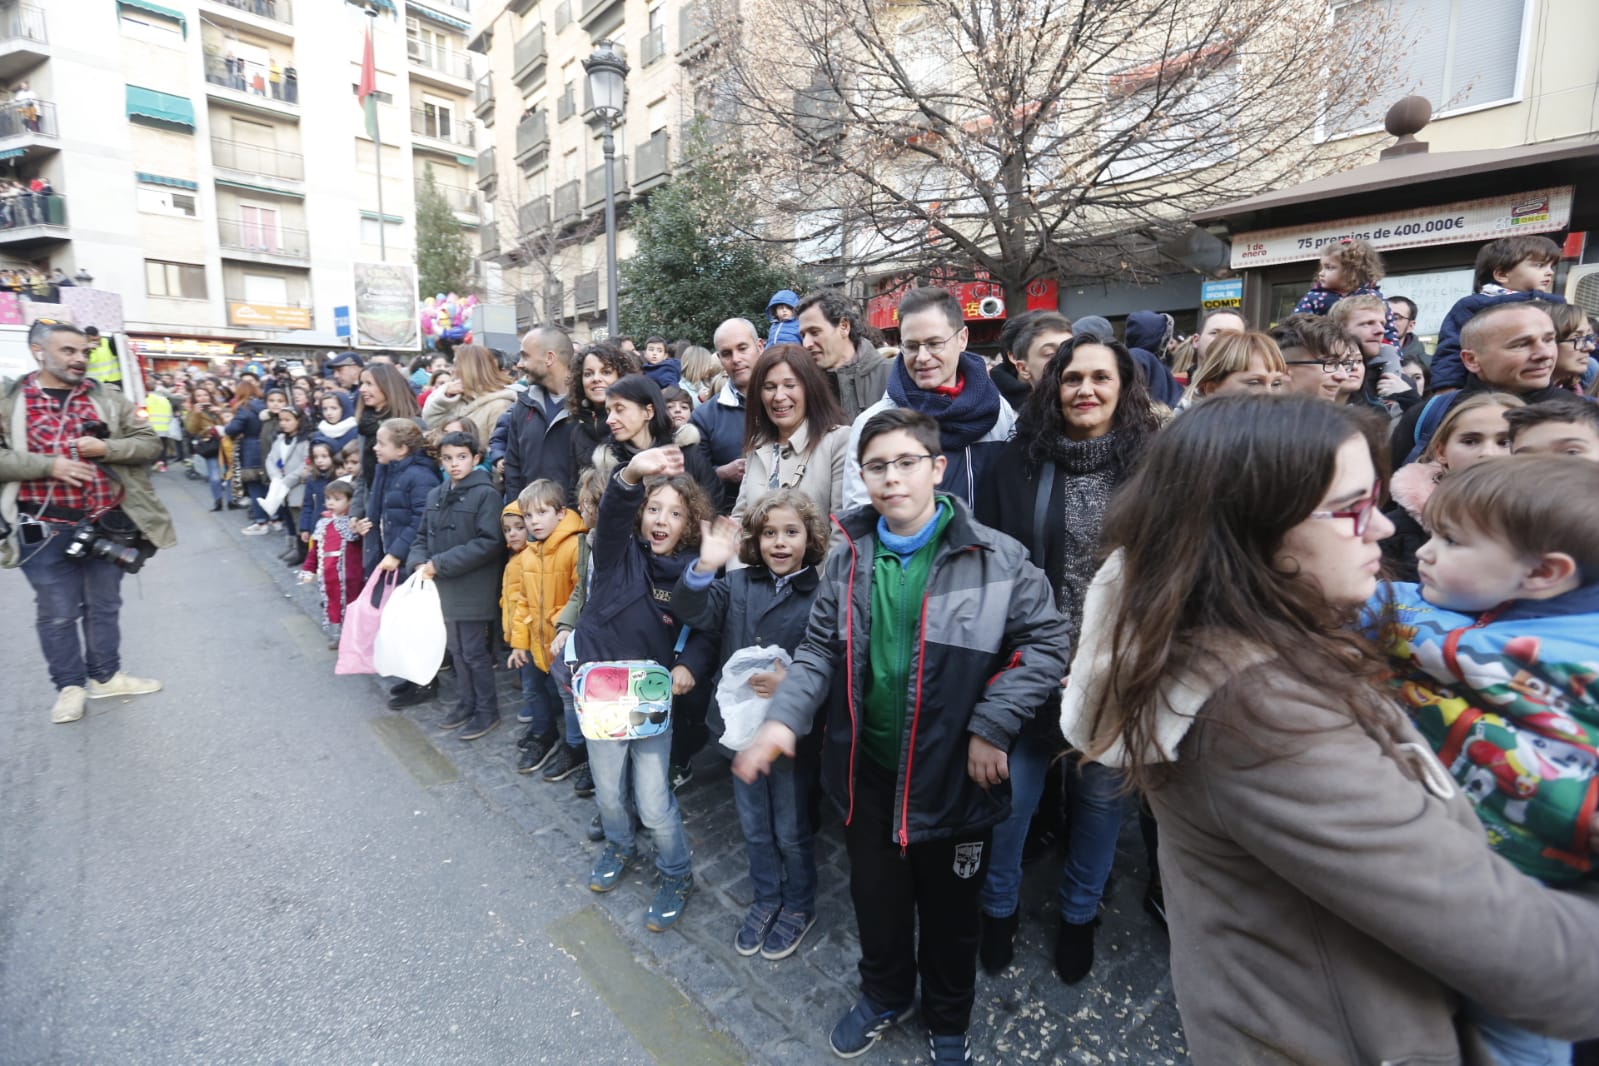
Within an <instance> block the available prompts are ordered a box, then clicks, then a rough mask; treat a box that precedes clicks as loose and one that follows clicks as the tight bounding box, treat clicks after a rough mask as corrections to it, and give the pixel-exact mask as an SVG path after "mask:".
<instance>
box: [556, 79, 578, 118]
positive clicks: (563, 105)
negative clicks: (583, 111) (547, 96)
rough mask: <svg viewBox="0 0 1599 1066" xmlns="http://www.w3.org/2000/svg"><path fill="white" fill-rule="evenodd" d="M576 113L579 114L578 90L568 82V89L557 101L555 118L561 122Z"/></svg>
mask: <svg viewBox="0 0 1599 1066" xmlns="http://www.w3.org/2000/svg"><path fill="white" fill-rule="evenodd" d="M575 114H577V91H576V89H575V88H574V87H573V86H572V84H571V83H570V82H568V83H567V86H566V91H565V92H563V93H562V94H561V98H560V99H559V100H557V101H555V120H556V121H557V122H561V121H564V120H566V119H569V118H571V117H572V116H573V115H575Z"/></svg>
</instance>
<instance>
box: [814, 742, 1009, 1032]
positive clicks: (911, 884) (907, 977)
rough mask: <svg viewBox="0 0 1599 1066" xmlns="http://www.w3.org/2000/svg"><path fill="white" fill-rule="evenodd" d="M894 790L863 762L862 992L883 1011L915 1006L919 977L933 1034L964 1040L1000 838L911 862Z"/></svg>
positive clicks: (852, 860)
mask: <svg viewBox="0 0 1599 1066" xmlns="http://www.w3.org/2000/svg"><path fill="white" fill-rule="evenodd" d="M894 784H895V782H894V774H893V773H892V772H891V771H889V770H885V769H883V768H882V767H879V766H878V765H877V764H875V763H873V762H872V761H871V759H869V758H866V757H864V756H863V757H862V758H861V760H860V772H859V773H858V774H857V775H856V779H855V816H854V819H853V820H852V821H851V822H850V824H849V825H848V826H846V827H845V829H844V843H845V846H846V848H847V849H848V851H849V890H850V897H851V898H852V899H853V900H854V903H855V921H856V923H857V925H858V926H859V927H860V938H861V964H860V971H861V991H862V992H863V993H865V995H866V998H867V999H870V1000H871V1001H872V1004H873V1005H874V1006H876V1007H878V1008H879V1009H882V1010H899V1009H902V1008H904V1007H907V1006H909V1005H910V1003H911V1001H912V1000H913V999H914V998H915V996H916V977H917V974H918V973H920V974H921V979H922V1020H923V1021H925V1022H926V1023H927V1028H928V1029H929V1030H930V1031H931V1032H933V1033H935V1034H952V1033H964V1032H966V1029H967V1027H968V1025H969V1024H970V1022H971V1016H972V1001H973V999H974V997H975V995H976V986H977V941H978V935H979V930H978V920H979V919H978V906H977V894H978V892H979V890H981V888H982V887H983V880H984V879H985V877H986V876H987V874H988V853H989V840H990V838H991V837H992V835H993V831H992V829H982V830H975V831H971V832H966V833H960V834H957V835H955V836H952V837H946V838H943V839H940V840H931V841H927V842H925V843H918V844H911V845H910V846H909V847H908V848H906V849H905V850H904V852H903V853H902V852H901V850H900V847H899V845H898V844H897V843H895V842H894V839H893V828H894V827H893V824H892V823H893V818H894ZM918 925H919V926H920V931H921V936H920V944H918V943H917V941H918V937H917V929H918Z"/></svg>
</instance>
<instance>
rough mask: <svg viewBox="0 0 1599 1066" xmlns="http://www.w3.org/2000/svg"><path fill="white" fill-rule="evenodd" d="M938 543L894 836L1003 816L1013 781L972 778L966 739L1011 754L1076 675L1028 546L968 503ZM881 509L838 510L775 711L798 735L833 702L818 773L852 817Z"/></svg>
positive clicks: (931, 836) (922, 834)
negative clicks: (838, 537)
mask: <svg viewBox="0 0 1599 1066" xmlns="http://www.w3.org/2000/svg"><path fill="white" fill-rule="evenodd" d="M943 499H945V500H948V501H949V504H950V506H951V507H952V508H954V512H955V513H954V516H953V517H952V518H951V519H950V522H949V525H948V526H947V527H946V528H945V530H944V533H943V536H942V537H941V538H940V540H939V544H938V550H937V553H936V554H935V556H934V558H933V564H932V569H931V570H930V571H929V573H928V576H927V586H926V589H925V591H924V593H923V599H922V606H921V621H920V624H919V626H918V632H919V634H920V636H919V639H918V642H917V646H916V648H915V649H914V650H913V652H912V670H911V685H910V688H909V690H908V691H907V692H906V693H905V703H906V713H905V735H904V737H903V738H902V740H901V742H900V757H899V767H898V770H897V771H896V785H895V799H894V811H893V823H892V824H893V827H894V828H893V842H894V843H896V844H899V845H901V846H904V845H906V844H914V843H916V842H918V841H922V840H935V839H938V838H940V837H947V836H951V835H953V834H955V833H959V832H964V831H967V830H972V829H982V828H985V827H987V826H991V825H995V824H997V823H998V822H1001V821H1003V820H1004V819H1005V817H1006V815H1007V814H1008V813H1009V811H1010V790H1009V787H1008V786H1001V787H998V788H994V789H989V790H986V791H985V790H984V789H982V788H979V787H978V786H977V785H976V784H975V783H974V782H973V781H972V779H971V778H970V777H969V776H967V773H966V757H967V747H968V743H969V738H970V737H972V736H979V737H982V738H983V739H984V740H986V741H988V742H989V743H990V744H993V745H994V746H995V747H998V748H1000V749H1002V750H1005V751H1009V750H1010V747H1011V744H1012V742H1013V741H1014V740H1015V739H1016V734H1017V733H1018V732H1019V731H1020V730H1021V727H1022V725H1023V724H1024V723H1025V722H1026V721H1027V720H1028V719H1029V718H1031V717H1032V715H1033V711H1034V709H1035V708H1037V707H1040V706H1042V705H1043V704H1044V703H1045V702H1046V701H1047V700H1048V699H1049V697H1050V696H1051V695H1052V694H1053V693H1054V692H1055V690H1056V688H1057V686H1058V685H1059V684H1060V679H1061V676H1062V675H1063V674H1065V672H1066V663H1067V650H1068V648H1067V644H1068V641H1067V633H1066V621H1065V619H1063V618H1062V617H1061V615H1060V612H1059V611H1058V610H1056V608H1055V594H1054V592H1053V590H1051V589H1050V587H1049V582H1048V580H1047V579H1046V578H1045V577H1044V574H1043V572H1042V571H1041V570H1039V569H1038V568H1037V567H1036V566H1034V565H1033V564H1032V563H1031V562H1029V561H1028V558H1027V550H1026V549H1025V548H1023V547H1022V546H1021V545H1020V544H1018V543H1017V542H1016V541H1014V540H1012V539H1011V538H1010V537H1007V536H1006V535H1005V534H1003V533H1000V532H998V531H997V530H993V529H990V528H988V527H987V526H985V525H982V524H980V523H979V522H978V521H977V520H976V519H974V518H973V517H972V513H971V511H970V510H969V509H968V508H967V507H966V505H965V504H964V503H962V502H961V501H960V500H957V499H955V498H954V497H952V496H947V495H946V496H943ZM877 519H878V515H877V512H876V511H874V510H872V508H870V507H862V508H858V509H856V510H854V511H851V512H849V513H848V514H846V515H843V516H842V517H841V518H840V517H835V518H834V521H835V522H837V523H838V524H839V525H840V527H841V528H842V529H843V531H844V535H845V537H846V538H847V540H846V543H845V544H844V545H843V546H841V547H836V548H834V549H833V550H832V551H831V552H830V553H829V554H828V556H827V559H826V560H825V561H824V562H823V564H822V575H821V576H822V580H821V583H820V585H819V586H818V588H817V593H816V603H815V605H814V606H813V607H812V608H811V615H810V619H809V621H808V622H807V624H806V632H805V640H804V642H803V643H802V644H800V646H799V649H798V651H797V652H795V655H794V665H793V666H792V667H790V668H789V671H788V676H787V677H785V678H784V679H783V683H782V685H780V686H779V687H778V690H777V695H776V696H775V697H773V700H772V705H771V708H770V709H769V710H768V712H767V719H768V720H775V721H779V722H782V723H783V724H784V725H786V726H788V727H789V728H790V729H792V730H794V733H795V734H796V735H797V736H801V737H803V736H805V735H806V734H807V733H809V732H810V729H811V724H812V720H813V717H814V716H815V714H816V712H817V711H819V710H821V709H822V708H823V707H824V705H825V707H826V713H827V724H826V729H825V735H824V738H823V747H822V780H823V784H824V785H825V786H826V788H827V790H828V792H829V794H830V795H831V796H832V797H833V801H834V802H835V803H837V804H838V806H839V808H840V810H842V811H843V812H844V818H845V821H846V822H848V821H850V820H852V819H853V818H854V816H855V810H854V805H855V771H856V766H857V763H858V759H859V758H860V755H859V751H858V749H859V742H860V736H861V724H862V723H861V721H860V716H861V715H863V714H864V713H865V699H866V678H867V675H868V674H869V673H870V670H871V666H870V661H869V659H868V654H869V653H868V648H869V645H870V641H871V631H872V626H871V613H872V569H873V555H874V554H875V552H876V546H877Z"/></svg>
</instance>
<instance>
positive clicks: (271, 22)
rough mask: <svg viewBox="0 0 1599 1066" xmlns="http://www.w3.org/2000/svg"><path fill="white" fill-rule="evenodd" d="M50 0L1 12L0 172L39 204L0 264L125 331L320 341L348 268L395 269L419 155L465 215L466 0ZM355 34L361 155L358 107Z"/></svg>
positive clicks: (200, 338) (407, 244)
mask: <svg viewBox="0 0 1599 1066" xmlns="http://www.w3.org/2000/svg"><path fill="white" fill-rule="evenodd" d="M365 4H366V5H368V6H370V5H372V4H375V5H376V8H377V10H378V14H377V17H376V18H371V17H368V15H367V14H366V13H365V11H364V10H363V6H358V5H357V4H354V3H347V2H345V0H165V2H162V3H156V2H153V0H115V2H100V0H53V2H51V3H49V4H30V3H26V2H24V3H12V4H9V5H4V6H0V85H4V86H8V87H15V86H17V85H19V84H21V83H23V82H25V83H26V84H27V86H28V90H27V91H28V92H29V93H31V95H32V97H33V98H34V103H33V106H34V107H35V109H36V113H37V120H36V121H34V122H31V123H25V124H18V125H17V126H16V128H12V127H10V126H7V125H5V124H4V123H3V122H0V168H4V171H3V173H0V177H4V178H15V179H22V180H25V181H26V180H30V179H32V178H36V177H37V178H43V179H45V180H46V181H48V183H49V185H50V187H51V188H52V189H53V190H54V194H53V196H51V197H50V198H49V203H48V205H47V210H45V211H44V212H43V213H42V214H40V213H35V214H29V215H17V214H16V213H13V216H12V217H10V218H9V219H8V221H10V222H11V223H12V224H11V225H7V226H4V227H0V262H10V263H15V264H33V265H38V266H43V267H46V268H49V267H60V268H61V269H63V270H64V271H65V272H66V273H67V274H68V275H72V274H75V273H78V272H80V271H84V272H87V273H88V274H90V275H91V276H92V277H93V279H94V281H93V284H94V285H95V287H96V288H101V289H108V290H112V291H114V292H117V293H119V294H120V295H121V296H122V301H123V309H124V317H125V321H126V330H127V332H128V333H129V334H130V336H132V337H133V338H134V339H135V340H136V341H141V342H144V343H148V344H150V345H151V346H153V347H154V348H155V349H156V350H159V346H160V345H161V343H163V341H164V340H165V339H166V338H176V339H182V340H184V341H194V342H204V343H206V344H210V345H211V348H209V349H207V348H204V347H202V348H200V349H199V350H200V351H201V352H209V353H213V354H214V353H217V352H223V351H227V350H230V349H231V346H232V345H233V344H235V343H237V342H239V341H247V340H254V341H270V340H274V339H281V338H284V337H286V336H290V337H294V338H298V339H303V340H304V341H305V342H306V343H307V346H308V347H314V346H316V344H318V343H320V344H326V345H332V344H335V343H338V341H337V338H336V335H335V334H336V325H335V314H334V309H335V308H336V307H348V306H350V305H351V304H352V303H353V302H354V301H353V297H354V278H353V270H352V264H353V263H355V262H357V261H376V260H379V259H386V260H387V261H389V262H408V261H410V260H411V259H412V257H413V255H414V249H415V243H416V242H415V229H414V218H415V204H416V199H415V197H416V193H415V187H416V184H417V183H418V182H419V181H420V180H421V179H422V177H423V175H424V173H425V171H426V169H427V168H428V167H431V168H432V169H433V172H434V177H435V180H436V181H437V183H438V185H439V187H440V188H441V189H442V190H443V191H444V193H445V195H446V197H448V198H449V199H450V202H451V204H452V206H453V207H454V208H455V210H456V212H457V217H458V218H459V219H460V220H461V222H462V223H463V225H468V226H475V225H476V224H477V222H478V220H479V215H478V209H479V198H478V194H477V189H476V187H475V182H474V179H473V173H474V170H475V167H476V163H477V158H476V152H475V148H474V144H475V138H476V134H475V121H474V119H473V115H472V106H471V90H472V84H473V78H472V75H473V71H472V62H471V57H470V56H469V55H468V54H467V53H466V51H465V45H466V39H467V34H468V32H469V30H470V23H469V19H470V14H469V11H468V0H429V2H427V3H420V2H406V0H399V4H398V6H397V4H396V0H365ZM368 27H371V29H372V32H373V55H374V64H375V68H376V84H377V98H378V101H379V105H378V108H377V110H378V124H379V131H380V134H381V138H382V142H383V147H382V161H381V172H382V188H381V195H380V190H379V181H378V172H379V165H378V159H377V156H376V155H375V152H374V146H373V143H372V140H371V138H370V137H369V136H368V134H367V132H366V128H365V123H364V119H363V113H362V109H361V107H360V105H359V103H358V102H357V100H356V98H355V95H354V93H355V87H356V85H357V84H358V82H359V80H360V76H361V61H362V50H363V42H364V37H365V34H366V33H367V31H368Z"/></svg>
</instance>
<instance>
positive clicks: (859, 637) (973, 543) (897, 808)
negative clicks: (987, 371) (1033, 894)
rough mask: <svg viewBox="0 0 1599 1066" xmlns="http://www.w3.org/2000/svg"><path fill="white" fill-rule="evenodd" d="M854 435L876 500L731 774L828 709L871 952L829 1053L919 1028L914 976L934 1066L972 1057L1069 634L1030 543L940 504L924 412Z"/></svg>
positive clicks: (826, 576)
mask: <svg viewBox="0 0 1599 1066" xmlns="http://www.w3.org/2000/svg"><path fill="white" fill-rule="evenodd" d="M985 376H986V375H985ZM859 437H860V444H859V451H858V452H857V458H858V463H857V466H858V469H859V471H860V476H861V478H862V480H863V482H864V484H865V485H866V487H867V490H868V491H869V492H870V494H871V495H870V505H869V506H867V507H861V508H858V509H855V510H853V511H850V512H848V513H847V514H844V515H842V516H840V517H838V518H837V519H835V521H837V522H838V524H839V526H840V528H841V529H842V531H843V532H844V534H845V537H846V541H845V546H844V548H835V549H834V551H833V552H832V553H831V554H829V555H828V557H827V561H826V563H825V564H824V569H823V573H822V580H821V584H820V585H819V587H818V590H817V594H816V602H815V605H814V606H813V607H812V609H811V614H810V621H809V623H808V625H807V628H806V635H805V640H804V642H803V643H802V644H801V645H800V647H799V649H798V650H797V651H796V653H795V656H794V663H793V665H792V666H790V667H789V669H788V673H787V675H786V676H785V677H784V679H783V684H782V686H781V687H780V688H779V689H778V690H777V694H776V696H775V697H773V700H772V703H771V706H770V708H769V709H768V711H767V720H766V723H765V724H764V725H762V726H761V729H760V731H759V732H758V733H757V734H756V737H755V739H754V741H753V742H752V743H751V744H750V745H749V747H747V748H745V749H744V750H743V751H742V752H740V753H739V756H738V758H737V760H735V762H734V766H733V770H734V773H736V774H738V775H739V777H740V778H741V779H743V780H744V781H747V782H753V781H754V780H755V779H756V777H757V775H758V774H761V773H764V772H766V770H767V769H768V767H769V766H770V765H771V763H772V761H773V760H774V759H776V758H777V756H778V755H779V754H783V755H787V756H789V757H790V758H792V757H793V756H794V753H795V745H796V743H797V740H798V738H799V737H802V736H807V735H809V733H810V731H811V723H812V721H813V719H814V717H815V715H816V713H817V711H818V710H820V709H821V708H822V706H823V704H826V705H827V707H828V710H827V722H826V728H825V731H824V734H823V747H822V777H823V784H824V786H825V787H826V789H827V791H828V793H829V794H830V795H831V796H832V797H833V800H834V802H835V803H837V804H838V805H839V807H840V809H841V810H842V811H843V813H844V839H845V845H846V847H847V849H848V852H849V858H850V896H851V899H852V900H853V902H854V906H855V917H856V922H857V924H858V926H859V931H860V940H861V962H860V974H861V997H860V999H859V1000H858V1001H857V1002H856V1004H855V1005H854V1006H853V1007H852V1008H850V1010H849V1011H848V1012H847V1013H846V1014H845V1015H844V1016H843V1017H842V1018H841V1019H839V1021H838V1023H837V1024H836V1025H835V1026H834V1027H833V1031H832V1035H831V1038H830V1042H831V1045H832V1049H833V1052H834V1053H835V1054H836V1055H838V1056H839V1057H840V1058H854V1057H855V1056H856V1055H859V1054H862V1053H863V1052H865V1051H866V1050H867V1049H868V1048H870V1047H871V1046H872V1045H873V1044H874V1043H875V1042H876V1041H877V1039H878V1038H879V1037H880V1036H881V1035H882V1034H883V1033H884V1032H885V1031H887V1030H888V1029H889V1027H891V1026H893V1025H894V1024H896V1023H898V1022H900V1021H902V1020H904V1019H905V1018H906V1017H908V1016H909V1015H910V1013H911V1005H912V1002H913V1000H914V999H915V998H916V988H917V977H918V974H920V977H921V1013H922V1018H923V1020H924V1021H925V1022H926V1023H927V1028H928V1031H929V1033H930V1035H931V1045H932V1054H933V1061H934V1062H949V1063H958V1062H967V1061H969V1059H970V1049H969V1047H968V1044H967V1040H966V1030H967V1027H968V1025H969V1023H970V1020H971V1011H972V1003H973V999H974V997H975V988H976V977H977V944H978V935H979V933H978V928H979V927H978V922H979V918H978V912H979V908H978V893H979V891H980V889H981V888H982V885H983V881H984V878H985V874H986V871H987V866H988V851H989V848H988V845H989V841H990V838H991V835H992V833H993V827H994V826H995V825H996V824H998V823H999V822H1001V821H1003V820H1004V819H1005V817H1006V816H1007V815H1008V813H1009V806H1010V796H1009V786H1008V785H1007V783H1006V782H1007V781H1008V779H1009V763H1008V758H1007V753H1008V752H1009V750H1010V747H1011V744H1012V743H1013V742H1014V741H1015V739H1016V734H1017V732H1018V731H1019V730H1020V729H1021V727H1022V724H1023V723H1024V722H1025V721H1026V720H1027V719H1029V718H1031V717H1032V714H1033V710H1034V709H1035V708H1037V707H1040V706H1042V705H1044V703H1045V701H1046V700H1047V699H1048V697H1049V696H1050V695H1051V693H1052V692H1053V691H1054V689H1055V687H1056V686H1057V685H1058V684H1059V683H1060V678H1061V676H1062V675H1063V674H1064V673H1065V670H1066V665H1067V656H1068V652H1069V648H1068V645H1069V643H1070V641H1069V639H1068V635H1067V632H1068V631H1067V626H1066V622H1065V620H1064V619H1063V618H1062V617H1061V615H1060V613H1059V611H1057V610H1056V607H1055V595H1054V592H1053V590H1051V589H1050V587H1049V582H1048V580H1047V579H1046V578H1045V577H1044V575H1043V573H1042V572H1041V571H1040V570H1038V568H1037V567H1035V566H1033V565H1032V563H1031V562H1029V561H1028V556H1027V552H1026V550H1025V549H1024V548H1022V546H1021V545H1020V544H1018V543H1017V542H1016V541H1014V540H1012V539H1011V538H1009V537H1007V536H1005V535H1004V534H1002V533H999V532H997V531H995V530H992V529H990V528H988V527H987V526H984V525H981V524H980V523H978V522H977V521H976V520H975V519H974V518H972V515H971V511H970V510H969V509H968V508H967V507H966V505H965V504H964V503H963V502H962V501H961V500H960V499H959V498H957V497H955V496H951V495H948V494H946V493H943V492H938V491H936V490H937V487H938V485H939V481H940V479H941V478H943V477H944V476H945V474H946V471H947V469H948V466H949V461H948V459H947V458H945V456H944V455H943V454H941V447H942V441H941V437H942V433H941V431H940V428H939V426H938V424H937V423H936V422H934V421H933V419H932V418H930V417H929V416H927V415H925V414H921V413H919V412H916V411H912V410H906V409H904V408H891V409H887V410H884V411H882V412H880V413H878V414H876V415H874V416H872V417H871V418H869V419H867V420H866V422H865V424H864V425H862V426H861V427H860V430H859ZM918 924H919V926H920V928H919V930H918Z"/></svg>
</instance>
